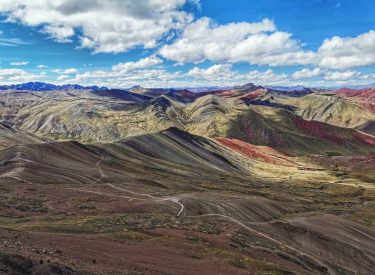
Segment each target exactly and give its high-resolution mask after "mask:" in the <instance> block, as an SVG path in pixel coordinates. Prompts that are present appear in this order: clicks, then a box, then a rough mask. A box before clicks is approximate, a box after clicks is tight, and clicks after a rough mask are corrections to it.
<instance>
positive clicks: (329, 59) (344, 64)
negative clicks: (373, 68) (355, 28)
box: [318, 30, 375, 69]
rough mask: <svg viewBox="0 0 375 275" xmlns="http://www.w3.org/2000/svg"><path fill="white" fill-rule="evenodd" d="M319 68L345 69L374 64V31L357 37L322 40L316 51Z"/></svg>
mask: <svg viewBox="0 0 375 275" xmlns="http://www.w3.org/2000/svg"><path fill="white" fill-rule="evenodd" d="M318 54H319V59H320V60H319V66H320V67H324V68H330V69H347V68H353V67H359V66H367V65H373V64H375V31H373V30H371V31H369V32H367V33H363V34H360V35H358V36H357V37H338V36H334V37H332V38H331V39H326V40H324V42H323V44H322V45H321V46H320V48H319V50H318Z"/></svg>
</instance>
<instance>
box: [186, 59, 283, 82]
mask: <svg viewBox="0 0 375 275" xmlns="http://www.w3.org/2000/svg"><path fill="white" fill-rule="evenodd" d="M186 75H187V76H188V77H191V78H192V80H194V81H197V82H196V85H198V86H199V85H201V83H205V84H209V85H237V84H239V83H246V82H254V83H257V84H267V85H271V84H287V83H289V82H290V79H289V77H288V75H287V74H284V73H281V74H277V73H275V72H274V71H273V70H271V69H268V70H266V71H258V70H252V71H248V72H242V73H241V72H238V71H236V70H233V68H232V65H231V64H215V65H212V66H211V67H208V68H198V67H194V68H193V69H191V70H190V71H188V72H187V74H186Z"/></svg>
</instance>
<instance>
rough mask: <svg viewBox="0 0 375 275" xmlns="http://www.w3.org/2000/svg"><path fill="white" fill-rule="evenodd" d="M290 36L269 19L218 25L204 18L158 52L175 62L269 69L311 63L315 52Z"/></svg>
mask: <svg viewBox="0 0 375 275" xmlns="http://www.w3.org/2000/svg"><path fill="white" fill-rule="evenodd" d="M291 36H292V35H291V34H290V33H286V32H280V31H276V26H275V24H274V22H273V21H272V20H270V19H263V20H262V21H261V22H257V23H248V22H241V23H230V24H226V25H218V24H216V23H215V22H213V21H212V19H210V18H207V17H204V18H201V19H199V20H197V21H195V22H193V23H191V24H189V25H188V26H187V27H186V28H185V29H184V31H183V33H182V35H181V37H179V38H178V39H177V40H176V41H175V42H174V43H172V44H170V45H165V46H163V47H162V48H161V49H160V51H159V53H160V55H161V56H163V57H165V58H167V59H170V60H173V61H176V62H178V63H190V62H194V63H199V62H202V61H205V60H211V61H225V62H241V61H244V62H248V63H250V64H260V65H270V66H278V65H293V64H308V63H311V62H312V60H313V59H314V58H315V53H313V52H310V51H304V50H303V49H302V46H301V43H300V42H299V41H297V40H295V39H293V38H292V37H291Z"/></svg>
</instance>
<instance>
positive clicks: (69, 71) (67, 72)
mask: <svg viewBox="0 0 375 275" xmlns="http://www.w3.org/2000/svg"><path fill="white" fill-rule="evenodd" d="M60 73H62V74H76V73H78V70H77V69H75V68H70V69H66V70H64V71H62V72H60Z"/></svg>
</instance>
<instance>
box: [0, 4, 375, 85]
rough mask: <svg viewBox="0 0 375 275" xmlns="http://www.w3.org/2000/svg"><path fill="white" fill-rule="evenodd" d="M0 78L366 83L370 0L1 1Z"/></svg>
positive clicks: (373, 61)
mask: <svg viewBox="0 0 375 275" xmlns="http://www.w3.org/2000/svg"><path fill="white" fill-rule="evenodd" d="M0 19H1V23H0V52H1V55H0V62H1V63H0V83H1V84H10V83H19V82H26V81H45V82H52V83H58V84H65V83H78V84H83V85H101V86H109V87H121V88H127V87H130V86H133V85H142V86H148V87H182V86H207V85H225V86H226V85H234V84H243V83H247V82H254V83H256V84H263V85H266V84H267V85H300V84H302V85H307V86H345V85H363V84H369V83H375V1H371V0H367V1H365V0H355V1H354V0H285V1H276V0H267V1H266V0H264V1H246V0H234V1H225V0H223V1H213V0H200V1H198V0H194V1H193V0H170V1H162V0H144V1H131V0H112V1H106V0H81V1H74V0H54V1H52V0H33V1H27V0H2V1H0Z"/></svg>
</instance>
